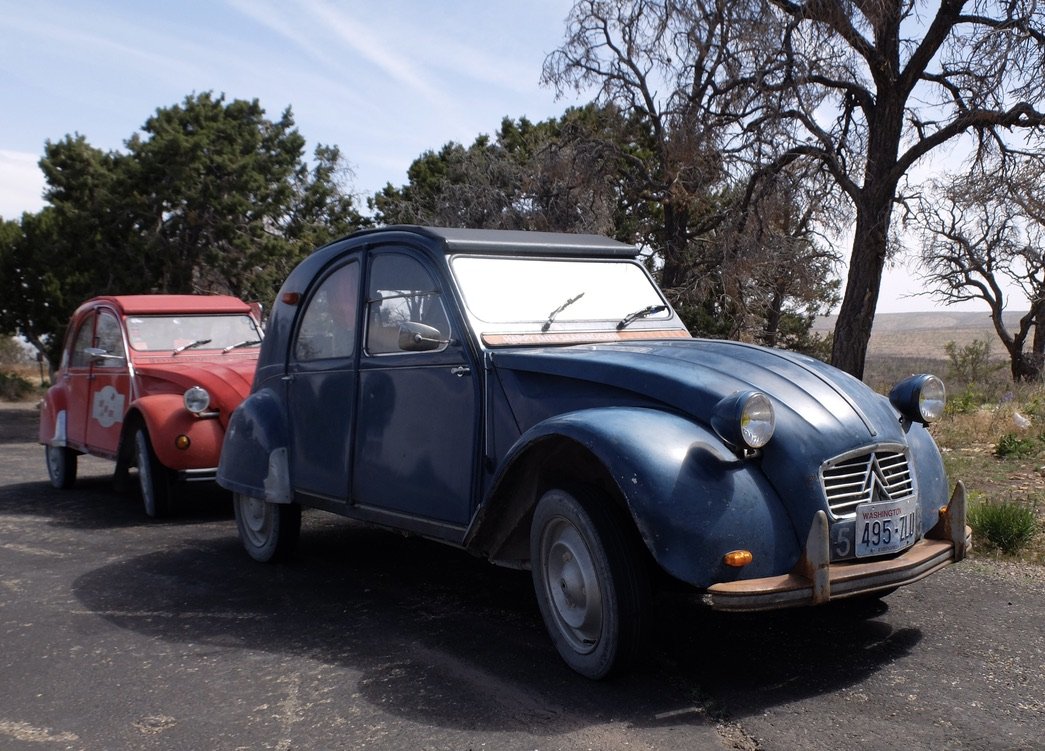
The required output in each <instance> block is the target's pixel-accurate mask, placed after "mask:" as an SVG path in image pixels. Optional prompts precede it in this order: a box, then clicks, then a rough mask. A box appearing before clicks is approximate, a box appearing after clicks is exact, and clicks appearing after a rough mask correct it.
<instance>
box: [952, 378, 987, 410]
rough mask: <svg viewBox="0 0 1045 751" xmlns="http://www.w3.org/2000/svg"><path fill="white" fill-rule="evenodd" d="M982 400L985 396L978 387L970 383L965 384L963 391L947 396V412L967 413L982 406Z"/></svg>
mask: <svg viewBox="0 0 1045 751" xmlns="http://www.w3.org/2000/svg"><path fill="white" fill-rule="evenodd" d="M984 401H985V398H984V395H983V392H982V391H980V389H978V388H976V387H975V386H972V385H969V386H966V387H965V390H964V391H962V392H960V393H957V394H954V395H950V394H949V395H948V396H947V407H946V410H947V414H949V415H967V414H969V413H970V412H975V411H976V410H978V409H979V408H980V407H982V406H983V403H984Z"/></svg>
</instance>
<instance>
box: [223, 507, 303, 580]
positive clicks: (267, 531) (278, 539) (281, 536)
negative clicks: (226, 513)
mask: <svg viewBox="0 0 1045 751" xmlns="http://www.w3.org/2000/svg"><path fill="white" fill-rule="evenodd" d="M232 506H233V508H234V509H235V512H236V529H237V530H239V539H240V541H241V542H242V543H243V547H244V548H246V550H247V553H249V554H250V557H251V558H253V559H254V560H255V561H261V562H262V563H274V562H276V561H284V560H286V559H287V558H288V557H290V555H291V554H292V553H293V552H294V549H295V548H296V547H297V544H298V537H300V535H301V506H299V505H298V504H296V503H269V502H268V501H264V500H262V499H260V498H252V497H251V496H249V495H244V494H243V493H236V494H235V495H233V499H232Z"/></svg>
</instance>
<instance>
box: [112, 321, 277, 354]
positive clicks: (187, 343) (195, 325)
mask: <svg viewBox="0 0 1045 751" xmlns="http://www.w3.org/2000/svg"><path fill="white" fill-rule="evenodd" d="M127 337H128V339H129V340H130V343H131V347H133V348H134V349H136V350H138V351H139V352H155V351H164V350H165V351H170V350H186V349H188V350H200V349H203V350H211V349H230V348H237V349H238V348H245V349H247V348H251V347H257V346H258V345H260V343H261V332H260V331H258V327H257V326H256V325H255V324H254V319H252V318H251V317H250V316H246V315H176V316H132V317H129V318H128V319H127Z"/></svg>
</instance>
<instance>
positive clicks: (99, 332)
mask: <svg viewBox="0 0 1045 751" xmlns="http://www.w3.org/2000/svg"><path fill="white" fill-rule="evenodd" d="M94 340H95V344H94V346H96V347H98V348H99V349H101V350H104V351H105V354H107V355H117V356H119V357H124V356H125V355H126V352H125V351H124V348H123V332H122V331H121V330H120V322H119V321H118V320H117V319H116V316H114V315H113V314H112V313H109V312H107V311H102V312H101V313H99V314H98V325H97V327H96V328H95V331H94ZM95 364H96V366H97V367H100V368H122V367H123V365H124V361H122V360H114V359H109V358H105V359H102V360H99V361H97V362H96V363H95Z"/></svg>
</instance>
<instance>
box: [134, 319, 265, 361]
mask: <svg viewBox="0 0 1045 751" xmlns="http://www.w3.org/2000/svg"><path fill="white" fill-rule="evenodd" d="M200 318H212V319H216V318H224V319H232V318H235V319H245V320H246V321H247V322H249V325H250V327H251V329H253V331H254V335H253V336H247V329H246V327H244V336H243V337H242V338H240V339H234V338H233V337H227V338H221V337H217V338H215V337H213V336H211V337H210V339H211V340H210V341H207V342H206V343H204V344H199V345H196V346H191V345H190V346H189V347H187V348H186V349H183V350H181V352H183V353H184V354H188V353H190V352H213V351H215V350H217V351H219V352H220V351H222V350H224V349H225V348H226V347H228V346H229V345H232V344H237V343H239V342H242V341H255V340H256V341H257V342H258V343H257V344H253V345H250V346H243V347H239V348H237V349H235V350H229V351H230V352H232V351H236V352H238V351H241V350H242V351H246V352H256V351H258V349H259V348H260V347H261V341H262V339H264V331H263V330H262V328H261V326H260V325H259V324H258V322H257V320H255V318H254V317H253V316H252V315H250V313H229V312H209V311H193V312H192V313H133V314H132V313H128V314H124V320H123V325H124V327H125V328H126V331H127V344H128V346H129V348H130V350H133V351H134V352H135V353H137V355H140V356H145V357H154V356H156V355H170V354H171V353H172V352H176V351H177V349H178V347H179V346H182V347H184V346H185V345H186V344H190V343H191V342H193V341H200V340H205V339H207V338H208V334H209V333H213V332H206V331H202V332H196V330H195V329H193V328H192V327H191V326H186V327H185V329H186V330H185V333H190V332H193V333H202V334H203V335H201V336H199V337H197V338H196V339H192V338H191V337H185V336H182V337H180V338H178V339H170V341H167V340H166V338H165V337H162V336H160V333H161V330H160V329H159V327H157V328H156V329H155V330H154V331H148V330H146V331H141V330H139V331H137V332H136V331H135V328H136V326H140V325H141V322H143V321H149V322H150V323H152V322H155V321H158V320H161V321H167V322H168V325H170V326H174V325H175V323H174V321H175V320H176V319H177V320H181V321H188V320H190V319H200ZM148 325H149V324H146V328H148ZM231 331H232V329H230V332H231ZM148 335H151V336H152V337H156V339H157V343H161V342H162V343H163V344H164V345H166V344H171V346H169V347H168V346H162V347H161V346H151V343H150V338H146V337H147V336H148ZM142 344H144V345H145V346H142Z"/></svg>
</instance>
